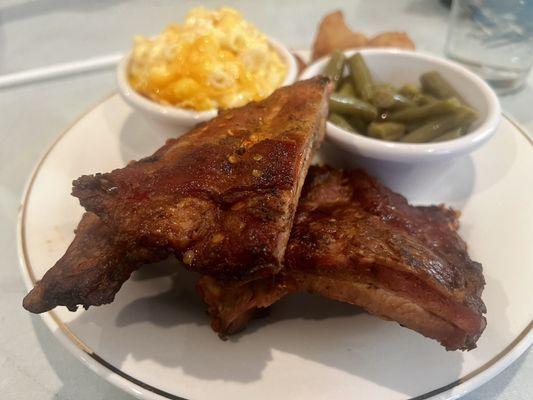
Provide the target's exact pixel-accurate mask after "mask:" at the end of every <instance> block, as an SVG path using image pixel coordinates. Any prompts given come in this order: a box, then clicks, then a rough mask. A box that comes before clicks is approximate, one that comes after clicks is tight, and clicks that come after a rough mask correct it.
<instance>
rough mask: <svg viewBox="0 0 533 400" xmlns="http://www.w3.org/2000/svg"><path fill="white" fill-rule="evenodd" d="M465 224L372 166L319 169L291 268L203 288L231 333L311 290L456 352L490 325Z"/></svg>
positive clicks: (301, 216)
mask: <svg viewBox="0 0 533 400" xmlns="http://www.w3.org/2000/svg"><path fill="white" fill-rule="evenodd" d="M457 228H458V214H457V213H456V212H455V211H453V210H450V209H447V208H444V207H442V206H430V207H413V206H410V205H409V204H408V203H407V201H406V200H405V198H403V197H402V196H400V195H398V194H396V193H393V192H391V191H390V190H389V189H387V188H386V187H384V186H383V185H381V184H380V183H379V182H378V181H377V180H376V179H374V178H372V177H370V176H368V175H367V174H366V173H364V172H363V171H353V172H342V171H336V170H332V169H330V168H327V167H322V168H320V167H312V169H311V170H310V172H309V176H308V178H307V181H306V185H305V187H304V190H303V193H302V198H301V200H300V204H299V208H298V212H297V215H296V219H295V223H294V227H293V230H292V233H291V238H290V241H289V244H288V247H287V253H286V266H285V268H284V270H283V272H282V273H281V274H279V275H278V276H276V277H275V278H274V279H265V280H259V281H256V282H239V281H234V282H227V283H223V282H219V281H217V280H216V279H214V278H212V277H203V278H202V279H201V280H200V282H199V284H198V290H199V292H200V294H201V295H202V297H203V298H204V300H205V301H206V303H207V304H208V307H209V312H210V313H211V315H212V316H213V324H212V326H213V328H214V329H215V330H217V331H218V332H220V333H221V334H222V335H227V334H230V333H233V332H235V331H238V330H239V329H242V328H243V327H244V326H245V324H246V322H247V321H248V320H249V319H250V318H251V317H252V316H253V313H254V310H255V309H256V308H261V307H267V306H269V305H270V304H272V303H274V302H275V301H277V300H278V299H279V298H281V297H282V296H284V295H285V294H288V293H292V292H297V291H308V292H311V293H316V294H319V295H322V296H325V297H328V298H331V299H335V300H339V301H344V302H348V303H351V304H354V305H357V306H360V307H362V308H364V309H365V310H367V311H368V312H370V313H372V314H375V315H377V316H380V317H382V318H384V319H390V320H394V321H397V322H398V323H400V324H401V325H403V326H406V327H408V328H411V329H413V330H415V331H418V332H420V333H421V334H423V335H425V336H427V337H430V338H433V339H436V340H438V341H439V342H440V343H441V344H442V345H443V346H445V347H446V348H447V349H449V350H455V349H472V348H474V347H475V343H476V341H477V339H478V337H479V335H480V334H481V332H482V331H483V329H484V327H485V318H484V317H483V313H484V312H485V305H484V304H483V302H482V300H481V292H482V290H483V286H484V279H483V275H482V270H481V265H480V264H478V263H476V262H474V261H472V260H471V259H470V258H469V256H468V253H467V250H466V245H465V243H464V242H463V240H462V239H461V238H460V237H459V235H458V234H457V232H456V231H457Z"/></svg>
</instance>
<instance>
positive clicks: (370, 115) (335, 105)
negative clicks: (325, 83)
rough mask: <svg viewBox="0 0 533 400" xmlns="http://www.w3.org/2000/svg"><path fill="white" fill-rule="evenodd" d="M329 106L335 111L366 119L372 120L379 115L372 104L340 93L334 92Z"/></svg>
mask: <svg viewBox="0 0 533 400" xmlns="http://www.w3.org/2000/svg"><path fill="white" fill-rule="evenodd" d="M329 108H330V110H331V111H332V112H334V113H338V114H348V115H353V116H355V117H358V118H361V119H362V120H364V121H372V120H373V119H375V118H376V117H377V116H378V111H377V109H376V107H374V106H373V105H372V104H368V103H366V102H364V101H362V100H359V99H357V98H355V97H352V96H343V95H341V94H338V93H333V94H332V95H331V97H330V98H329Z"/></svg>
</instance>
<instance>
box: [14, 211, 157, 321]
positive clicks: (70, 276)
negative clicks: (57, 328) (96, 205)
mask: <svg viewBox="0 0 533 400" xmlns="http://www.w3.org/2000/svg"><path fill="white" fill-rule="evenodd" d="M165 257H166V253H165V252H164V251H161V250H158V251H155V250H149V249H145V248H142V247H137V246H134V245H132V243H128V242H120V241H119V240H117V237H116V236H115V235H114V233H113V231H112V230H110V229H109V227H107V226H106V225H105V224H103V223H102V221H100V219H99V218H98V217H97V216H96V215H95V214H92V213H85V214H84V215H83V217H82V219H81V221H80V223H79V225H78V227H77V229H76V236H75V237H74V240H73V241H72V243H71V244H70V246H69V247H68V249H67V251H66V253H65V255H64V256H63V257H61V258H60V259H59V260H58V261H57V263H56V264H55V265H54V266H53V267H52V268H50V270H48V271H47V272H46V274H45V275H44V276H43V278H42V279H41V280H40V281H39V282H38V283H37V284H36V285H35V287H34V288H33V289H32V290H31V291H30V292H29V293H28V294H27V295H26V297H25V298H24V301H23V303H22V304H23V306H24V308H25V309H26V310H28V311H31V312H33V313H42V312H45V311H48V310H51V309H52V308H54V307H56V306H59V305H61V306H66V307H68V309H69V310H71V311H74V310H76V308H77V306H78V305H82V306H84V307H85V308H87V307H89V306H99V305H102V304H107V303H111V302H112V301H113V300H114V298H115V294H116V293H117V292H118V290H119V289H120V287H121V286H122V284H123V283H124V282H125V281H126V280H128V278H129V277H130V275H131V273H132V272H133V271H134V270H135V269H136V268H138V267H139V266H141V265H142V264H145V263H149V262H155V261H159V260H162V259H164V258H165Z"/></svg>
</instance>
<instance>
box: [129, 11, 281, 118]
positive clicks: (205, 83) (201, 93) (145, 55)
mask: <svg viewBox="0 0 533 400" xmlns="http://www.w3.org/2000/svg"><path fill="white" fill-rule="evenodd" d="M286 74H287V65H286V64H285V63H284V62H283V60H282V59H281V57H280V56H279V54H278V53H277V52H276V51H275V50H274V49H272V48H271V46H270V45H269V43H268V40H267V38H266V37H265V36H264V35H263V34H262V33H261V32H259V31H258V30H257V29H256V28H255V27H254V26H253V25H252V24H250V23H249V22H247V21H246V20H245V19H244V18H242V16H241V15H240V14H239V13H238V12H237V11H236V10H233V9H231V8H225V7H223V8H221V9H220V10H218V11H212V10H208V9H206V8H204V7H198V8H195V9H193V10H191V11H190V12H189V13H188V14H187V17H186V19H185V23H184V24H183V25H177V24H173V25H170V26H168V27H167V28H166V29H165V30H164V31H163V32H162V33H161V34H160V35H159V36H157V37H155V38H153V39H149V38H146V37H142V36H137V37H135V39H134V47H133V52H132V57H131V61H130V65H129V80H130V83H131V85H132V87H133V88H134V89H135V90H136V91H137V92H139V93H141V94H142V95H144V96H147V97H149V98H150V99H152V100H154V101H157V102H158V103H160V104H165V105H175V106H179V107H184V108H190V109H194V110H208V109H214V108H216V109H218V108H233V107H238V106H242V105H244V104H246V103H249V102H250V101H258V100H262V99H264V98H265V97H268V96H269V95H270V94H271V93H272V92H273V91H274V90H275V89H276V88H278V87H279V86H281V84H282V82H283V80H284V79H285V76H286Z"/></svg>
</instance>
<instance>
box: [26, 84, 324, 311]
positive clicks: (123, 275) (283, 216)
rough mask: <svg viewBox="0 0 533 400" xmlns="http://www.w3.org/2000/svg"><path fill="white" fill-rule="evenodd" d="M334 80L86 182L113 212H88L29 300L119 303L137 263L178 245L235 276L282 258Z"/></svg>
mask: <svg viewBox="0 0 533 400" xmlns="http://www.w3.org/2000/svg"><path fill="white" fill-rule="evenodd" d="M330 90H331V87H330V84H329V83H328V81H327V80H325V79H323V78H315V79H312V80H308V81H305V82H299V83H297V84H295V85H293V86H290V87H286V88H283V89H280V90H278V91H276V92H275V93H274V94H273V95H272V96H270V97H269V98H268V99H267V100H265V101H262V102H260V103H253V104H250V105H247V106H245V107H242V108H240V109H234V110H230V111H225V112H222V113H221V115H220V116H219V117H218V118H215V119H214V120H212V121H210V122H208V123H205V124H202V125H199V126H198V127H197V128H196V129H194V130H193V131H191V132H189V133H188V134H186V135H184V136H183V137H181V138H179V139H176V140H171V141H169V142H168V143H167V144H166V145H165V146H163V148H161V149H160V150H158V151H157V152H156V153H155V154H154V155H152V156H151V157H148V158H145V159H143V160H141V161H139V162H136V163H133V164H130V165H129V166H128V167H126V168H124V169H121V170H116V171H114V172H112V173H110V174H98V175H96V176H94V177H90V176H85V177H82V178H80V179H79V180H78V181H75V182H74V193H75V194H76V195H78V196H79V197H80V199H81V202H82V204H84V205H87V208H88V209H93V210H94V211H97V212H99V213H100V215H101V216H102V218H100V217H99V216H97V215H96V214H94V213H91V212H88V213H85V214H84V216H83V218H82V220H81V221H80V223H79V225H78V228H77V230H76V236H75V238H74V241H73V242H72V244H71V245H70V246H69V248H68V250H67V251H66V253H65V255H64V256H63V257H62V258H61V259H60V260H59V261H58V262H57V263H56V264H55V265H54V266H53V267H52V268H51V269H50V270H49V271H48V272H47V273H46V274H45V275H44V277H43V279H42V280H41V281H40V282H39V283H37V284H36V286H35V287H34V288H33V290H32V291H31V292H30V293H29V294H28V295H27V296H26V297H25V299H24V301H23V306H24V308H26V309H27V310H28V311H31V312H34V313H41V312H45V311H48V310H50V309H52V308H54V307H56V306H58V305H63V306H67V307H68V308H69V309H71V310H72V309H75V308H76V306H77V305H82V306H84V307H86V308H87V307H89V306H91V305H95V306H97V305H101V304H106V303H110V302H112V301H113V299H114V296H115V294H116V292H117V291H118V290H119V289H120V287H121V286H122V284H123V283H124V282H125V281H126V280H127V279H128V278H129V276H130V275H131V272H132V271H134V270H135V269H136V268H138V267H139V266H141V265H142V264H146V263H150V262H155V261H159V260H161V259H164V258H165V257H167V256H168V255H169V254H171V253H174V254H177V255H181V256H182V257H183V260H184V262H185V263H186V264H188V266H189V267H190V268H191V269H197V270H200V271H203V270H206V271H209V272H211V273H214V274H216V273H221V274H227V276H233V275H239V274H246V273H252V274H253V273H254V272H255V270H258V273H260V272H261V271H260V270H261V269H265V271H268V270H270V269H272V270H275V269H277V268H279V266H280V261H281V258H282V256H283V254H284V251H285V246H286V242H287V240H288V235H289V232H290V227H291V224H292V219H293V215H294V210H295V209H296V202H297V199H298V197H299V193H300V190H301V186H302V183H303V180H304V178H305V175H306V173H307V168H308V165H309V161H310V158H311V156H312V153H313V151H314V150H315V149H316V148H317V147H318V146H319V145H320V142H321V141H322V139H323V135H324V126H325V117H326V114H327V99H328V96H329V92H330ZM211 262H212V263H213V264H210V263H211ZM248 266H250V267H251V268H247V267H248Z"/></svg>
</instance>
